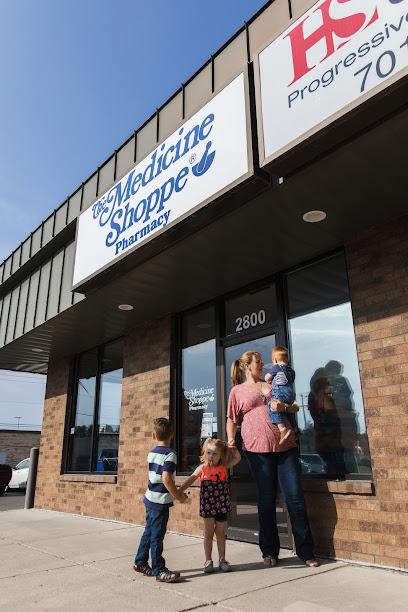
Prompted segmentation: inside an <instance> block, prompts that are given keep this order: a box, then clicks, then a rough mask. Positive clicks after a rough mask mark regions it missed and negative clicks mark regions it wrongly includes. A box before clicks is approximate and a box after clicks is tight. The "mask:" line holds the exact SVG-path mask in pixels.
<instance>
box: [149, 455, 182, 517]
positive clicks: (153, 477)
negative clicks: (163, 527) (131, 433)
mask: <svg viewBox="0 0 408 612" xmlns="http://www.w3.org/2000/svg"><path fill="white" fill-rule="evenodd" d="M147 461H148V463H149V485H148V487H147V491H146V494H145V497H144V500H143V503H144V504H146V506H147V507H148V508H153V509H154V510H162V509H163V508H165V507H168V508H169V507H170V506H172V505H173V496H172V495H170V493H169V492H168V490H167V489H166V487H165V486H164V484H163V476H162V475H163V472H170V474H171V475H172V478H173V480H174V481H175V480H176V463H177V455H176V453H175V452H174V451H173V450H171V448H168V447H167V446H156V448H154V449H153V450H151V451H150V453H149V455H148V457H147Z"/></svg>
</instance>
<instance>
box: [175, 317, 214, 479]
mask: <svg viewBox="0 0 408 612" xmlns="http://www.w3.org/2000/svg"><path fill="white" fill-rule="evenodd" d="M214 336H215V316H214V308H213V307H210V308H205V309H202V310H199V311H196V312H194V313H192V314H189V315H186V316H185V317H184V318H183V321H182V381H181V386H182V389H181V394H182V399H181V414H180V421H181V427H180V428H179V432H180V434H181V449H180V450H181V452H180V453H179V462H180V469H179V471H182V472H188V471H191V470H193V469H194V468H196V467H197V465H198V464H199V461H200V453H201V445H202V442H203V440H204V439H205V438H208V437H211V436H215V437H216V436H217V393H216V352H215V338H214Z"/></svg>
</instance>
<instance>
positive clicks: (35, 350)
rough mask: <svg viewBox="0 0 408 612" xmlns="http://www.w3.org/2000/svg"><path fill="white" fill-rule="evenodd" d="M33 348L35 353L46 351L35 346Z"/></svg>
mask: <svg viewBox="0 0 408 612" xmlns="http://www.w3.org/2000/svg"><path fill="white" fill-rule="evenodd" d="M31 350H32V351H33V353H43V352H44V351H43V349H41V348H33V349H31Z"/></svg>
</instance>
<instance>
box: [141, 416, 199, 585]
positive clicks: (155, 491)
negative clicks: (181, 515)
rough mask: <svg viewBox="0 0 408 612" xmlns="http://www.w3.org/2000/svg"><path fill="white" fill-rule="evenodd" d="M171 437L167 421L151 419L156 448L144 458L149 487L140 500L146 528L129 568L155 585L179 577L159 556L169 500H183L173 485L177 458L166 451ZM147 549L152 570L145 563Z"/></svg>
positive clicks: (169, 451) (146, 561) (172, 452)
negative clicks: (154, 581) (147, 470)
mask: <svg viewBox="0 0 408 612" xmlns="http://www.w3.org/2000/svg"><path fill="white" fill-rule="evenodd" d="M173 436H174V432H173V427H172V426H171V423H170V421H169V420H168V419H165V418H159V419H155V421H154V422H153V433H152V438H153V440H156V442H157V446H156V447H155V448H154V449H153V450H151V451H150V453H149V455H148V457H147V461H148V463H149V485H148V488H147V491H146V494H145V497H144V499H143V503H144V504H145V506H146V527H145V530H144V533H143V535H142V539H141V540H140V544H139V549H138V551H137V555H136V557H135V564H134V566H133V569H134V570H135V572H140V573H141V574H143V576H156V581H157V582H175V581H176V580H178V578H180V572H177V573H175V572H171V571H170V570H168V569H167V567H166V564H165V561H164V559H163V556H162V553H163V540H164V536H165V535H166V530H167V522H168V520H169V508H170V507H171V506H172V505H173V498H175V499H177V501H179V502H180V503H184V502H185V501H186V499H187V495H186V494H185V493H180V492H179V491H178V489H177V487H176V485H175V482H174V481H175V475H176V462H177V456H176V453H175V452H174V451H173V450H172V449H171V448H170V443H171V440H172V438H173ZM149 550H150V553H151V558H152V567H150V565H149V563H148V560H149Z"/></svg>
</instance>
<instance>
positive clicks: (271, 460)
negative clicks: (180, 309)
mask: <svg viewBox="0 0 408 612" xmlns="http://www.w3.org/2000/svg"><path fill="white" fill-rule="evenodd" d="M262 374H263V361H262V356H261V355H260V354H259V353H256V352H255V351H247V352H246V353H244V354H243V355H241V357H240V358H239V359H236V360H235V361H234V362H233V364H232V367H231V382H232V390H231V393H230V397H229V402H228V412H227V416H228V420H227V436H228V443H229V444H230V445H231V446H232V445H235V435H236V431H237V425H238V423H240V422H241V421H242V426H241V435H242V449H243V450H244V451H245V456H246V458H247V460H248V463H249V467H250V469H251V472H252V476H253V478H254V481H255V484H256V487H257V490H258V517H259V547H260V549H261V552H262V556H263V562H264V565H266V566H267V567H274V566H275V565H277V563H278V556H279V547H280V544H279V535H278V528H277V524H276V496H277V488H278V480H279V484H280V487H281V490H282V492H283V494H284V496H285V499H286V504H287V507H288V511H289V516H290V520H291V523H292V531H293V535H294V538H295V545H296V554H297V555H298V557H299V558H300V559H301V560H302V561H304V563H306V565H309V566H310V567H318V566H319V565H320V563H319V562H318V561H317V560H316V559H315V557H314V554H313V538H312V534H311V531H310V527H309V521H308V518H307V512H306V504H305V500H304V497H303V492H302V487H301V476H300V463H299V452H298V448H297V445H296V442H295V438H294V434H293V432H292V433H291V435H290V436H289V437H288V438H287V440H285V442H283V443H282V444H281V445H279V440H280V436H279V429H278V427H277V426H276V425H274V424H272V423H271V422H270V420H269V417H268V402H271V409H272V410H273V411H274V412H297V411H298V410H299V407H298V406H297V404H292V405H287V404H283V403H282V402H279V401H278V400H274V399H272V385H270V384H268V383H266V382H264V381H263V380H261V376H262ZM244 376H245V382H243V377H244ZM285 421H286V426H287V427H290V425H289V422H288V421H287V419H286V417H285Z"/></svg>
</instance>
